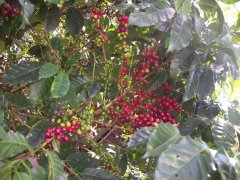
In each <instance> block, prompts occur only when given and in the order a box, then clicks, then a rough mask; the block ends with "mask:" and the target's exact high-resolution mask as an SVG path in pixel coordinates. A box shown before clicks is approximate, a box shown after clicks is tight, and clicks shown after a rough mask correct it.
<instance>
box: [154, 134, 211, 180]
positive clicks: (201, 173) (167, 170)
mask: <svg viewBox="0 0 240 180" xmlns="http://www.w3.org/2000/svg"><path fill="white" fill-rule="evenodd" d="M208 151H209V149H208V146H207V144H206V143H205V142H203V141H202V140H200V139H194V140H193V139H192V138H190V137H183V138H182V139H181V140H180V141H179V142H178V143H177V144H174V145H171V146H168V148H167V149H166V150H165V151H164V152H163V153H162V154H161V156H160V157H159V159H158V164H157V167H156V169H155V179H168V180H173V179H174V180H183V179H192V178H193V173H194V180H203V179H207V178H208V172H209V171H210V168H211V162H212V159H211V156H210V154H209V152H208Z"/></svg>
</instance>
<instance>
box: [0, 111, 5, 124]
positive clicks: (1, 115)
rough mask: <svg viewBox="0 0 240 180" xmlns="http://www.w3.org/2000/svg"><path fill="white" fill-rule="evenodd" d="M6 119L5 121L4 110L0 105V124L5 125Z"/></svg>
mask: <svg viewBox="0 0 240 180" xmlns="http://www.w3.org/2000/svg"><path fill="white" fill-rule="evenodd" d="M4 121H5V115H4V110H3V109H2V108H1V107H0V126H3V125H4Z"/></svg>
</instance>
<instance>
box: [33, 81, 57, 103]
mask: <svg viewBox="0 0 240 180" xmlns="http://www.w3.org/2000/svg"><path fill="white" fill-rule="evenodd" d="M51 84H52V80H51V79H41V80H40V81H38V82H35V83H33V84H32V85H31V86H30V89H29V91H30V92H29V98H30V101H31V102H32V104H36V103H38V102H39V101H41V100H43V99H44V98H45V97H46V96H47V95H48V94H50V89H51Z"/></svg>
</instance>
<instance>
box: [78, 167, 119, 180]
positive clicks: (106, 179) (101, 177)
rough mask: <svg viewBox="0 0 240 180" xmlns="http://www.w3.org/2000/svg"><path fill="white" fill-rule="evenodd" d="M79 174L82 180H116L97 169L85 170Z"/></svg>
mask: <svg viewBox="0 0 240 180" xmlns="http://www.w3.org/2000/svg"><path fill="white" fill-rule="evenodd" d="M80 174H81V176H82V177H83V179H84V180H117V177H116V176H114V175H113V174H109V173H108V172H107V171H105V170H103V169H99V168H98V169H97V168H87V169H85V170H84V172H83V173H80Z"/></svg>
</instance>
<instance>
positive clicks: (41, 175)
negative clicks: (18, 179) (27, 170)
mask: <svg viewBox="0 0 240 180" xmlns="http://www.w3.org/2000/svg"><path fill="white" fill-rule="evenodd" d="M31 172H32V176H33V180H41V179H46V171H45V169H44V168H43V167H41V166H40V167H38V168H37V169H32V171H31Z"/></svg>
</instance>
